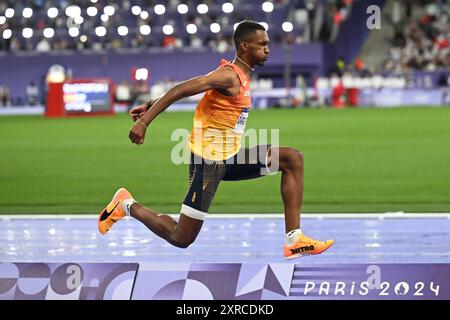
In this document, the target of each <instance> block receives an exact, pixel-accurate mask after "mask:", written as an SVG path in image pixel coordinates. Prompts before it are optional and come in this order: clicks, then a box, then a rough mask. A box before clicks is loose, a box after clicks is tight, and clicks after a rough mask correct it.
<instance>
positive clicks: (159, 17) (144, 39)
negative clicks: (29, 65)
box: [0, 0, 353, 52]
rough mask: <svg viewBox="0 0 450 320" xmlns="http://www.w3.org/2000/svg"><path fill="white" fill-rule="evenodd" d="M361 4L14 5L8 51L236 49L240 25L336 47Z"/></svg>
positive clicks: (2, 32)
mask: <svg viewBox="0 0 450 320" xmlns="http://www.w3.org/2000/svg"><path fill="white" fill-rule="evenodd" d="M352 2H353V0H294V1H289V0H271V1H265V0H259V1H255V0H229V1H228V2H227V1H219V0H168V1H160V0H158V1H157V0H122V1H111V0H49V1H44V0H32V1H25V0H7V1H1V2H0V51H32V50H36V51H39V52H48V51H55V50H86V49H91V50H104V49H116V50H117V49H124V48H125V49H126V48H161V47H162V48H193V49H201V48H208V47H209V48H210V49H212V50H215V51H219V52H225V51H227V50H232V49H233V43H232V33H233V30H234V27H235V24H236V23H237V22H239V21H241V20H244V19H248V18H250V19H252V20H255V21H258V22H261V23H263V24H264V25H265V26H266V28H268V29H269V30H270V32H271V36H272V41H273V42H278V43H280V42H282V41H287V42H290V43H302V42H310V41H332V40H333V38H334V37H335V36H336V34H337V31H338V29H339V25H340V24H341V23H342V21H344V20H345V19H346V17H347V16H348V14H349V12H350V8H351V4H352Z"/></svg>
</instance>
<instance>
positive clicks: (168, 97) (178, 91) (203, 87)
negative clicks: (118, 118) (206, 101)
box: [129, 68, 239, 144]
mask: <svg viewBox="0 0 450 320" xmlns="http://www.w3.org/2000/svg"><path fill="white" fill-rule="evenodd" d="M236 85H238V86H239V79H238V77H237V75H236V73H235V72H234V71H233V70H231V69H229V68H222V69H219V70H216V71H213V72H211V73H209V74H207V75H204V76H199V77H195V78H192V79H189V80H186V81H184V82H181V83H179V84H177V85H175V86H173V87H172V88H171V89H170V90H169V91H167V92H166V93H165V94H164V95H162V96H161V97H160V98H159V99H158V101H156V102H155V104H154V105H153V106H152V107H151V108H150V109H149V110H148V111H147V112H146V113H145V114H144V115H143V116H142V117H140V119H139V121H138V122H137V123H136V124H135V125H134V126H133V128H132V129H131V131H130V133H129V138H130V140H131V142H133V143H136V144H142V143H144V139H145V132H146V129H147V127H148V125H149V124H150V123H151V122H152V121H153V120H154V119H155V118H156V117H157V116H158V115H159V114H160V113H161V112H163V111H164V110H166V109H167V108H168V107H169V106H170V105H171V104H172V103H174V102H175V101H178V100H181V99H183V98H186V97H190V96H193V95H196V94H199V93H202V92H205V91H207V90H210V89H229V88H232V87H233V86H236Z"/></svg>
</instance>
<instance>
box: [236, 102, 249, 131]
mask: <svg viewBox="0 0 450 320" xmlns="http://www.w3.org/2000/svg"><path fill="white" fill-rule="evenodd" d="M247 119H248V108H243V109H242V112H241V114H240V115H239V118H238V119H237V121H236V124H235V126H234V129H233V132H234V133H239V134H244V131H245V125H246V123H247Z"/></svg>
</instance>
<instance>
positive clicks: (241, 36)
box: [233, 20, 266, 49]
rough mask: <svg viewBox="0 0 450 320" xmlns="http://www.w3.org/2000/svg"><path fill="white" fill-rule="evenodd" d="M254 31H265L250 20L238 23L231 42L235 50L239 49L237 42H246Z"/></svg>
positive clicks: (261, 26)
mask: <svg viewBox="0 0 450 320" xmlns="http://www.w3.org/2000/svg"><path fill="white" fill-rule="evenodd" d="M256 30H263V31H266V28H264V26H263V25H261V24H259V23H258V22H255V21H252V20H244V21H242V22H240V23H239V25H238V26H237V28H236V30H234V33H233V41H234V45H235V46H236V49H237V48H239V42H241V41H245V40H247V39H248V38H249V37H250V36H251V35H252V34H253V33H255V32H256Z"/></svg>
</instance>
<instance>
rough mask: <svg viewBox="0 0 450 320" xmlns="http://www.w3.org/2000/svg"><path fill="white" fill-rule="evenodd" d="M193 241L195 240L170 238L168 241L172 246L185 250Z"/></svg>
mask: <svg viewBox="0 0 450 320" xmlns="http://www.w3.org/2000/svg"><path fill="white" fill-rule="evenodd" d="M194 240H195V239H180V238H174V237H172V238H171V239H170V243H171V244H173V245H174V246H175V247H178V248H182V249H186V248H187V247H189V246H190V245H191V244H192V243H193V242H194Z"/></svg>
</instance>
